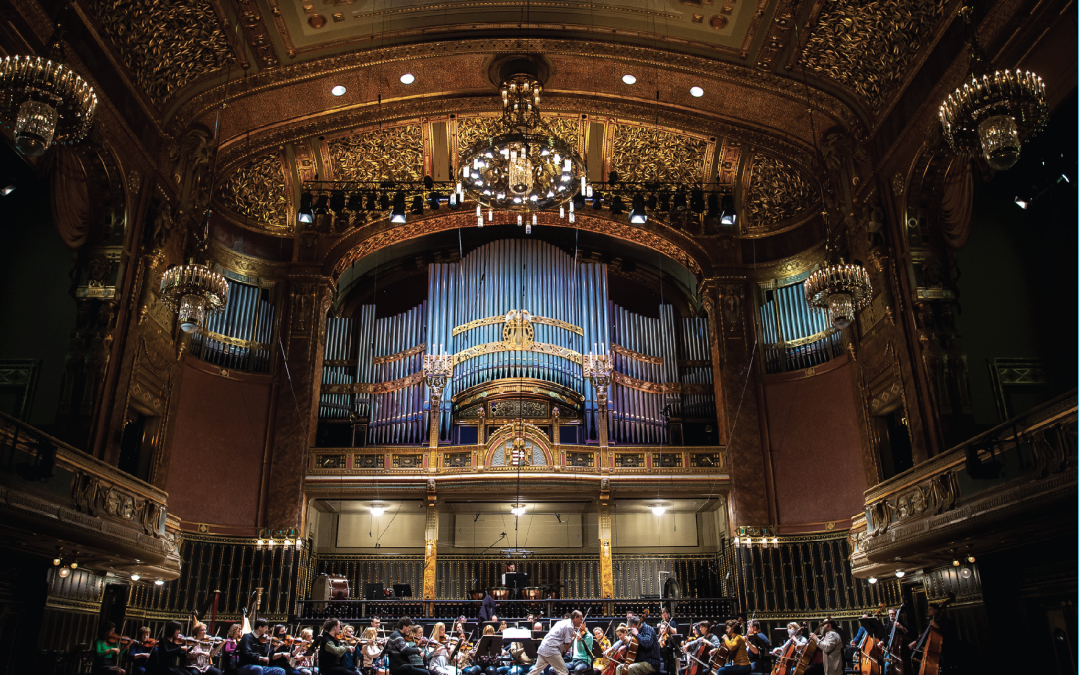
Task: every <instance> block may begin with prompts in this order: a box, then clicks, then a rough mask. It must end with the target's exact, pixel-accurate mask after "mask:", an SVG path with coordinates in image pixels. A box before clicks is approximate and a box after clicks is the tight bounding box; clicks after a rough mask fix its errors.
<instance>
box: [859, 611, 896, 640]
mask: <svg viewBox="0 0 1080 675" xmlns="http://www.w3.org/2000/svg"><path fill="white" fill-rule="evenodd" d="M859 625H860V626H862V627H863V628H865V629H866V632H867V633H869V635H870V637H872V638H874V639H875V640H887V639H888V638H889V636H888V635H886V633H887V631H886V630H885V624H883V623H881V621H880V620H878V619H876V618H874V617H872V616H871V617H869V618H866V619H859Z"/></svg>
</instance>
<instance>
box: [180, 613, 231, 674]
mask: <svg viewBox="0 0 1080 675" xmlns="http://www.w3.org/2000/svg"><path fill="white" fill-rule="evenodd" d="M191 636H192V637H193V638H195V641H194V642H192V643H191V644H190V649H188V653H187V665H186V666H185V667H186V668H187V670H188V672H190V673H192V675H195V674H196V673H202V674H203V675H221V671H220V670H218V669H217V668H215V667H214V664H213V659H214V658H216V657H217V655H218V652H220V651H221V649H222V647H224V646H225V642H224V641H221V642H218V643H217V644H216V645H215V646H213V647H210V646H209V642H208V641H207V640H206V624H205V623H202V622H197V623H196V624H195V625H194V626H192V628H191Z"/></svg>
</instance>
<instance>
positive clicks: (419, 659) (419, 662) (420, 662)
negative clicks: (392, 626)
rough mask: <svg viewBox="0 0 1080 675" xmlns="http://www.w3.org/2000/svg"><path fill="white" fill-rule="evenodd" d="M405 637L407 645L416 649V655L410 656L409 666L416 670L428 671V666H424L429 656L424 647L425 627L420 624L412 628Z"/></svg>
mask: <svg viewBox="0 0 1080 675" xmlns="http://www.w3.org/2000/svg"><path fill="white" fill-rule="evenodd" d="M403 635H405V636H406V639H405V644H406V645H408V646H410V647H415V648H416V653H415V654H410V655H409V664H410V665H412V666H413V667H414V668H421V669H423V670H427V666H426V665H425V664H424V661H425V658H426V656H427V649H425V647H424V627H423V626H421V625H420V624H416V625H413V626H410V627H409V630H408V631H406V632H405V633H403Z"/></svg>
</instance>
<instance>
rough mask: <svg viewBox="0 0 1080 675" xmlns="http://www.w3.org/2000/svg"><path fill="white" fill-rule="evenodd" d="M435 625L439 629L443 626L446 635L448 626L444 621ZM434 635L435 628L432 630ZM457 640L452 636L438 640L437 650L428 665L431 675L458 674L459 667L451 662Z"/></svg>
mask: <svg viewBox="0 0 1080 675" xmlns="http://www.w3.org/2000/svg"><path fill="white" fill-rule="evenodd" d="M435 625H436V627H437V629H438V627H441V631H442V632H443V637H445V631H446V626H445V625H443V624H442V622H439V623H437V624H435ZM432 635H435V630H433V631H432ZM433 639H434V638H433ZM455 640H456V638H450V639H447V640H444V641H442V642H438V641H436V646H435V651H434V652H432V654H431V659H429V660H428V666H427V669H428V672H429V673H431V675H458V669H457V668H455V667H454V666H452V665H451V664H450V649H451V646H452V645H453V643H454V641H455Z"/></svg>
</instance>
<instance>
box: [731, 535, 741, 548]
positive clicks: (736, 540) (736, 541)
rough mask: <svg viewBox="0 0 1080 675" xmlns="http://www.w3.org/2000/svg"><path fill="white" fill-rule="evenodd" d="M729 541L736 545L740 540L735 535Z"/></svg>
mask: <svg viewBox="0 0 1080 675" xmlns="http://www.w3.org/2000/svg"><path fill="white" fill-rule="evenodd" d="M731 543H732V544H735V545H736V546H738V545H739V544H740V540H739V538H738V537H735V538H734V539H732V540H731Z"/></svg>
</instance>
